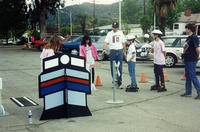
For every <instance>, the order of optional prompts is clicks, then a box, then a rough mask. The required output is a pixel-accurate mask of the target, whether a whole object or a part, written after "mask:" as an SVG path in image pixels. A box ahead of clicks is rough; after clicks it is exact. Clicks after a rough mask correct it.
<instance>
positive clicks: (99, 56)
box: [97, 51, 104, 61]
mask: <svg viewBox="0 0 200 132" xmlns="http://www.w3.org/2000/svg"><path fill="white" fill-rule="evenodd" d="M97 55H98V60H99V61H102V60H104V55H103V54H102V52H101V51H100V52H98V53H97Z"/></svg>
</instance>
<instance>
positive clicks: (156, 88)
mask: <svg viewBox="0 0 200 132" xmlns="http://www.w3.org/2000/svg"><path fill="white" fill-rule="evenodd" d="M158 87H160V86H159V85H156V84H154V85H153V86H151V91H152V90H158Z"/></svg>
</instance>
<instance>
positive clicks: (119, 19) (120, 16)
mask: <svg viewBox="0 0 200 132" xmlns="http://www.w3.org/2000/svg"><path fill="white" fill-rule="evenodd" d="M119 29H120V30H121V29H122V27H121V0H119Z"/></svg>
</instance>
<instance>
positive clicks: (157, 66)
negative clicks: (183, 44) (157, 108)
mask: <svg viewBox="0 0 200 132" xmlns="http://www.w3.org/2000/svg"><path fill="white" fill-rule="evenodd" d="M152 34H153V37H154V40H155V41H154V74H155V85H153V86H151V90H158V92H164V91H167V89H166V88H165V81H164V74H163V66H164V65H165V56H166V51H165V45H164V43H163V41H162V40H161V39H160V38H161V35H162V32H161V31H160V30H154V31H152ZM159 81H161V84H160V83H159Z"/></svg>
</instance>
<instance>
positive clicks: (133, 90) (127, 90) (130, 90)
mask: <svg viewBox="0 0 200 132" xmlns="http://www.w3.org/2000/svg"><path fill="white" fill-rule="evenodd" d="M126 92H138V90H137V89H136V88H126Z"/></svg>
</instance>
